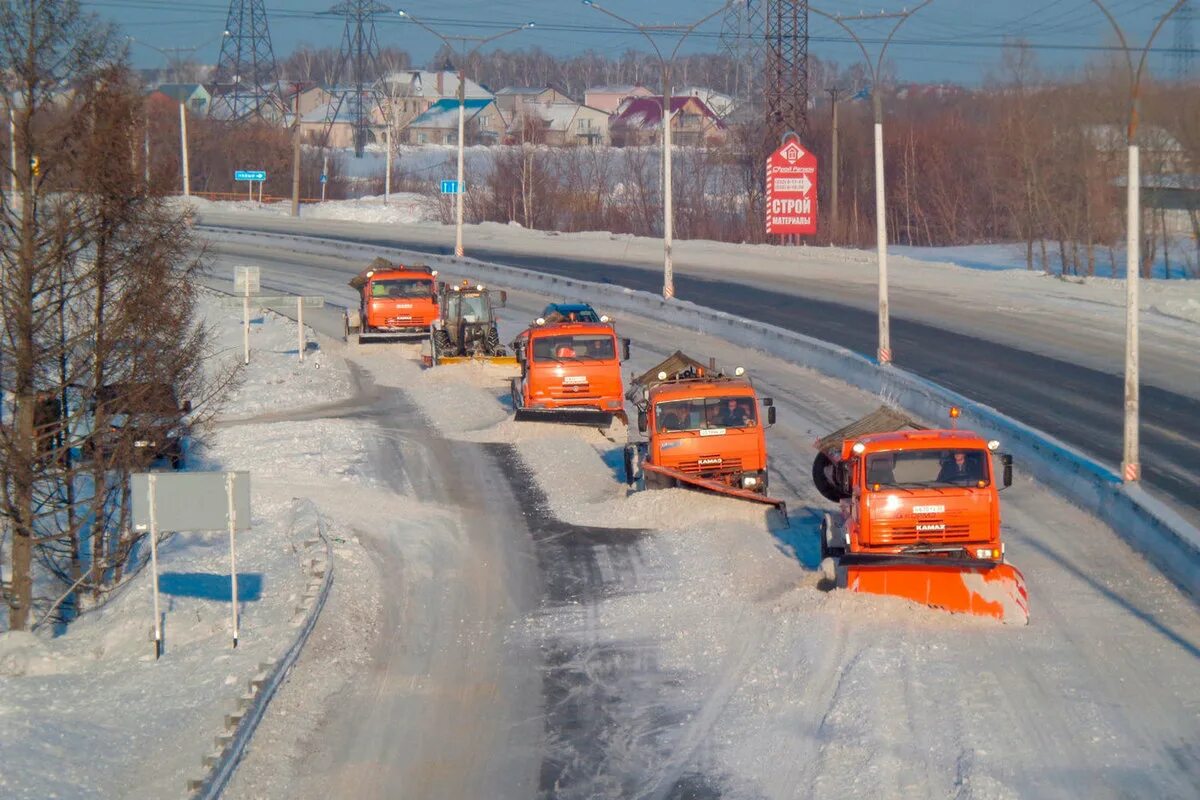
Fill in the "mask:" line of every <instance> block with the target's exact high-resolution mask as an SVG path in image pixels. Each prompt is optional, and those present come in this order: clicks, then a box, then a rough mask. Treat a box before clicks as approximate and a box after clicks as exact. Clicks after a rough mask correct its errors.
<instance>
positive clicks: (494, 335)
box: [484, 322, 504, 356]
mask: <svg viewBox="0 0 1200 800" xmlns="http://www.w3.org/2000/svg"><path fill="white" fill-rule="evenodd" d="M484 352H485V353H487V354H488V355H492V356H498V355H503V353H504V348H503V347H501V346H500V332H499V331H498V330H496V323H494V322H493V323H492V324H491V326H490V327H488V332H487V339H486V340H485V341H484Z"/></svg>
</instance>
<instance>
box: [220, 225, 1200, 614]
mask: <svg viewBox="0 0 1200 800" xmlns="http://www.w3.org/2000/svg"><path fill="white" fill-rule="evenodd" d="M198 227H199V228H200V229H201V230H205V229H206V228H205V226H198ZM207 229H208V230H210V231H220V233H221V235H222V236H226V237H228V236H242V237H246V238H250V239H256V240H264V239H265V240H268V241H272V242H276V243H278V244H280V245H282V246H283V249H289V247H290V249H294V250H296V251H299V252H306V253H311V252H312V251H313V249H314V245H316V246H318V247H327V248H329V249H330V250H331V251H332V252H333V253H334V254H336V255H338V256H341V257H346V256H350V255H353V254H354V253H356V252H361V253H363V255H364V256H366V255H368V254H369V255H371V256H375V255H379V253H380V252H381V251H386V252H393V253H398V254H406V255H408V254H411V253H410V251H406V250H402V249H399V248H386V247H380V246H376V245H355V244H353V243H349V242H346V241H342V240H337V239H327V238H322V237H318V236H300V235H295V234H281V233H268V232H249V231H244V230H240V229H238V230H234V229H227V228H220V227H219V226H210V227H208V228H207ZM299 242H303V243H304V246H303V247H298V246H296V245H297V244H298V243H299ZM412 255H417V256H419V258H420V260H421V261H423V262H427V263H430V264H432V265H436V266H439V267H441V268H443V269H444V270H446V271H448V272H454V271H457V272H462V271H463V270H464V269H466V270H469V271H470V274H471V277H476V278H479V279H483V280H486V281H489V282H492V283H499V284H500V285H503V286H505V287H508V288H511V289H525V290H532V291H536V292H540V293H550V294H554V295H561V296H563V297H565V298H568V299H572V300H586V301H588V302H591V303H593V304H595V305H600V306H602V307H603V308H605V309H612V310H617V311H623V312H629V313H632V314H636V315H639V316H650V317H653V318H655V319H658V320H661V321H663V322H667V323H670V324H672V325H676V326H679V327H681V328H685V329H690V330H695V331H698V332H703V333H706V334H711V335H715V336H718V337H720V338H722V339H725V340H727V341H729V342H732V343H734V344H740V345H742V346H745V347H749V348H752V349H755V350H759V351H762V352H765V353H768V354H770V355H773V356H776V357H778V358H780V359H782V360H784V361H788V362H790V363H792V364H796V365H798V366H802V367H807V368H809V369H812V370H815V371H817V372H820V373H823V374H825V375H828V376H830V377H833V378H837V379H839V380H844V381H846V382H847V383H849V384H851V385H852V386H856V387H858V388H860V389H863V390H865V391H868V392H871V393H873V394H877V395H879V396H880V397H882V398H884V399H886V400H887V401H888V402H889V403H892V404H895V405H898V406H900V407H902V408H904V409H905V410H907V411H910V412H912V413H915V414H917V415H918V416H921V417H925V418H926V419H941V418H943V417H944V416H945V413H946V409H947V408H949V406H951V405H957V406H959V407H960V408H962V410H963V417H962V418H963V425H964V427H969V428H971V429H973V430H976V431H978V432H979V433H981V434H982V435H984V436H985V437H987V438H996V439H999V440H1001V442H1002V443H1003V444H1002V446H1003V448H1004V450H1005V451H1007V452H1010V453H1012V454H1013V455H1014V456H1015V457H1016V458H1017V459H1018V460H1019V462H1020V464H1021V465H1022V466H1023V468H1024V469H1025V470H1026V471H1027V472H1029V473H1030V474H1032V475H1033V476H1034V477H1035V478H1036V479H1037V480H1038V481H1040V482H1041V483H1043V484H1045V485H1046V486H1048V487H1050V488H1052V489H1054V490H1055V491H1057V492H1059V493H1060V494H1062V495H1063V496H1064V497H1065V498H1067V499H1068V500H1069V501H1070V502H1072V503H1074V504H1075V505H1077V506H1079V507H1080V508H1083V509H1084V510H1086V511H1088V512H1090V513H1093V514H1095V515H1096V516H1098V517H1100V518H1101V519H1102V520H1103V521H1104V522H1105V523H1106V524H1108V525H1109V526H1111V527H1112V528H1113V530H1115V531H1116V532H1117V534H1118V535H1120V536H1122V537H1123V538H1125V539H1126V540H1127V541H1128V542H1129V543H1130V544H1131V545H1132V546H1133V547H1135V548H1136V549H1137V550H1139V551H1140V552H1142V553H1143V554H1144V555H1146V557H1147V558H1149V559H1150V560H1151V561H1152V562H1154V563H1155V565H1156V566H1158V568H1159V569H1160V570H1162V572H1163V573H1164V574H1165V575H1167V576H1168V577H1169V578H1171V579H1172V580H1173V581H1175V582H1176V583H1177V584H1179V585H1180V586H1181V587H1182V588H1183V589H1184V590H1186V591H1187V592H1189V593H1191V594H1192V595H1193V596H1200V529H1198V528H1197V527H1195V526H1194V525H1192V524H1191V523H1189V522H1188V521H1187V520H1185V519H1184V518H1183V517H1182V516H1180V515H1179V514H1178V513H1177V512H1176V511H1175V510H1174V509H1172V508H1171V507H1169V506H1168V505H1167V504H1165V503H1163V502H1162V501H1160V500H1157V499H1156V498H1153V497H1151V496H1150V495H1149V494H1148V493H1147V492H1146V491H1145V489H1144V488H1142V487H1141V486H1126V485H1125V484H1123V483H1122V482H1121V480H1120V476H1119V475H1118V474H1117V473H1116V471H1114V470H1113V469H1112V468H1111V467H1109V466H1107V465H1105V464H1102V463H1100V462H1098V461H1096V460H1095V459H1093V458H1091V457H1090V456H1087V455H1085V454H1084V453H1081V452H1079V451H1078V450H1076V449H1074V448H1072V447H1071V446H1069V445H1067V444H1065V443H1063V442H1061V441H1059V440H1058V439H1056V438H1054V437H1053V436H1051V435H1049V434H1047V433H1044V432H1042V431H1039V430H1037V429H1035V428H1031V427H1030V426H1028V425H1025V424H1024V423H1021V422H1018V421H1017V420H1014V419H1012V418H1011V417H1008V416H1006V415H1004V414H1001V413H1000V412H999V411H997V410H996V409H994V408H992V407H990V406H987V405H985V404H983V403H980V402H977V401H975V400H972V399H970V398H967V397H964V396H962V395H960V394H958V393H957V392H953V391H950V390H949V389H946V388H944V387H941V386H939V385H937V384H935V383H932V382H931V381H927V380H925V379H923V378H920V377H918V376H916V375H913V374H912V373H910V372H906V371H905V370H902V369H899V368H897V367H894V366H880V365H878V364H876V363H875V362H873V361H870V360H869V359H867V358H864V357H863V356H861V355H859V354H858V353H855V352H852V351H850V350H847V349H845V348H843V347H839V346H837V345H834V344H830V343H829V342H824V341H821V340H819V339H814V338H812V337H809V336H804V335H802V334H799V333H795V332H793V331H788V330H785V329H783V328H779V327H776V326H773V325H766V324H762V323H756V322H753V321H749V320H746V319H743V318H740V317H736V316H733V315H731V314H727V313H725V312H722V311H716V310H714V309H710V308H706V307H703V306H697V305H695V304H693V303H689V302H686V301H679V300H672V301H669V302H668V301H666V300H663V299H662V298H661V297H659V296H658V295H654V294H650V293H648V292H639V291H635V290H633V289H626V288H624V287H621V286H615V285H612V284H603V283H593V282H590V281H582V280H577V279H574V278H566V277H561V276H558V275H548V274H544V273H539V272H534V271H531V270H526V269H520V268H517V267H508V266H504V265H501V264H493V263H489V262H483V261H477V260H475V259H471V258H462V259H459V258H454V257H450V256H437V255H430V254H427V253H416V254H412Z"/></svg>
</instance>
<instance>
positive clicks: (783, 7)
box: [763, 0, 808, 137]
mask: <svg viewBox="0 0 1200 800" xmlns="http://www.w3.org/2000/svg"><path fill="white" fill-rule="evenodd" d="M763 12H764V13H763V17H764V22H763V29H764V35H765V37H766V42H767V58H766V75H765V81H764V83H765V86H764V94H765V97H766V103H767V128H768V129H769V130H770V133H771V135H772V136H775V137H778V136H781V135H783V134H784V133H786V132H787V131H795V132H796V133H798V134H800V136H801V137H805V136H807V135H808V0H765V2H764V9H763Z"/></svg>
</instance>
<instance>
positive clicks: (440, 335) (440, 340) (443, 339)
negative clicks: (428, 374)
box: [430, 328, 454, 361]
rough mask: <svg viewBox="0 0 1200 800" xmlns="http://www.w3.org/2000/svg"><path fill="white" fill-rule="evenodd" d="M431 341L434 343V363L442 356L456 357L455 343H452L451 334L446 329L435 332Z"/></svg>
mask: <svg viewBox="0 0 1200 800" xmlns="http://www.w3.org/2000/svg"><path fill="white" fill-rule="evenodd" d="M430 341H431V342H432V347H433V360H434V361H437V360H438V359H439V358H441V357H442V356H450V355H454V352H453V351H454V343H453V342H451V341H450V334H449V333H447V332H446V329H445V328H439V329H438V330H435V331H434V332H433V335H432V336H431V337H430Z"/></svg>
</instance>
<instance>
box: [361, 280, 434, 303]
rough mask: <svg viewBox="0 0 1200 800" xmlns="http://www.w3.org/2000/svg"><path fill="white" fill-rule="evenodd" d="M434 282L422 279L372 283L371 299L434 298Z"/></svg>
mask: <svg viewBox="0 0 1200 800" xmlns="http://www.w3.org/2000/svg"><path fill="white" fill-rule="evenodd" d="M432 296H433V281H427V280H422V279H420V278H389V279H387V280H381V281H372V282H371V297H409V298H413V297H432Z"/></svg>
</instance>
